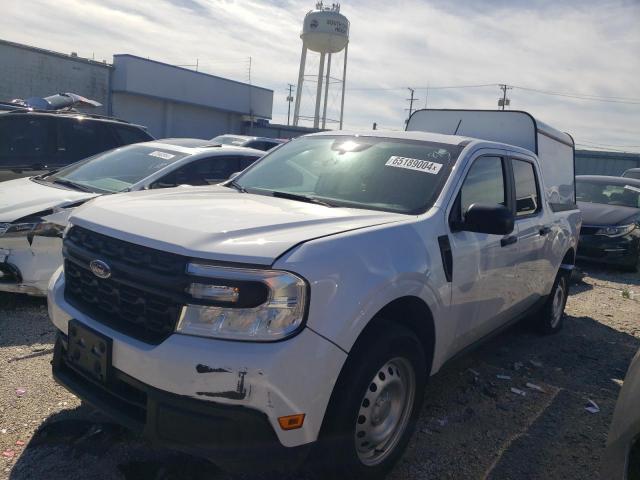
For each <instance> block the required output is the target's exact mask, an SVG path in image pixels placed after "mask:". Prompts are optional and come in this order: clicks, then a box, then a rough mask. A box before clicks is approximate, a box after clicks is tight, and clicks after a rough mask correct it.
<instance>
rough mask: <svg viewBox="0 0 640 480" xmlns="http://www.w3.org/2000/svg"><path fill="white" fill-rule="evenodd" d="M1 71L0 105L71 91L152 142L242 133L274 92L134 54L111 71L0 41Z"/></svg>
mask: <svg viewBox="0 0 640 480" xmlns="http://www.w3.org/2000/svg"><path fill="white" fill-rule="evenodd" d="M0 66H1V68H0V100H11V99H13V98H28V97H34V96H38V97H43V96H47V95H51V94H53V93H57V92H73V93H77V94H80V95H83V96H85V97H88V98H92V99H94V100H97V101H98V102H100V103H102V104H103V107H101V108H98V109H92V110H91V112H92V113H100V114H107V115H114V116H116V117H119V118H122V119H124V120H128V121H130V122H133V123H139V124H141V125H145V126H146V127H147V128H148V130H149V132H150V133H151V134H152V135H154V136H155V137H158V138H162V137H184V136H188V137H199V138H211V137H214V136H216V135H218V134H221V133H227V132H234V133H240V132H243V131H245V130H246V127H245V125H244V124H245V123H246V121H247V120H249V119H253V120H256V121H260V120H265V119H270V118H271V112H272V108H273V91H272V90H268V89H266V88H261V87H256V86H253V85H249V84H246V83H242V82H237V81H234V80H229V79H226V78H221V77H217V76H215V75H209V74H206V73H202V72H196V71H193V70H188V69H185V68H180V67H176V66H173V65H169V64H166V63H161V62H156V61H153V60H149V59H145V58H141V57H136V56H134V55H114V57H113V64H112V65H111V64H107V63H106V62H96V61H94V60H89V59H84V58H79V57H77V56H76V55H73V54H72V55H64V54H60V53H56V52H52V51H49V50H43V49H40V48H35V47H30V46H27V45H21V44H18V43H13V42H8V41H4V40H0ZM261 123H262V122H261Z"/></svg>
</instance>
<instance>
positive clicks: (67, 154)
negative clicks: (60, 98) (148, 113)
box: [0, 104, 153, 182]
mask: <svg viewBox="0 0 640 480" xmlns="http://www.w3.org/2000/svg"><path fill="white" fill-rule="evenodd" d="M5 106H6V107H7V108H6V109H3V108H0V182H2V181H5V180H11V179H14V178H20V177H26V176H32V175H39V174H41V173H44V172H46V171H48V170H53V169H57V168H60V167H63V166H65V165H69V164H70V163H74V162H76V161H78V160H81V159H83V158H86V157H89V156H91V155H95V154H96V153H100V152H104V151H105V150H110V149H112V148H115V147H119V146H121V145H128V144H130V143H137V142H147V141H149V140H153V137H152V136H151V135H149V133H147V131H146V130H145V129H144V127H141V126H140V125H133V124H130V123H128V122H125V121H123V120H118V119H115V118H111V117H105V116H100V115H91V114H85V113H80V112H77V111H72V110H63V111H40V110H34V109H30V108H15V107H9V106H8V105H6V104H5Z"/></svg>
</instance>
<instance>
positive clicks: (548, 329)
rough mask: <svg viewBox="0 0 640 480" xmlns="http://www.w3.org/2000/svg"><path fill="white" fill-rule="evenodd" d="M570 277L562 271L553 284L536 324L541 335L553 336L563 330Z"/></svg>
mask: <svg viewBox="0 0 640 480" xmlns="http://www.w3.org/2000/svg"><path fill="white" fill-rule="evenodd" d="M567 277H568V275H567V274H566V273H565V272H563V271H560V272H558V276H557V277H556V281H555V282H554V283H553V288H552V289H551V293H550V294H549V298H547V301H546V302H545V304H544V306H543V307H542V310H541V311H540V313H539V314H538V316H537V318H536V319H535V320H536V324H537V327H538V330H539V331H540V333H543V334H551V333H556V332H559V331H560V330H562V326H563V323H564V307H565V305H566V304H567V298H568V297H569V281H568V280H567Z"/></svg>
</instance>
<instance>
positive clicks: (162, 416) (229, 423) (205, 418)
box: [52, 332, 313, 471]
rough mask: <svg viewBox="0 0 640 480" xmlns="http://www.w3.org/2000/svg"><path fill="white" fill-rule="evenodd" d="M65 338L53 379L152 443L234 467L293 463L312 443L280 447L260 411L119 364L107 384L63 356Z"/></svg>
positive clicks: (55, 357) (59, 343)
mask: <svg viewBox="0 0 640 480" xmlns="http://www.w3.org/2000/svg"><path fill="white" fill-rule="evenodd" d="M67 341H68V340H67V337H66V336H65V335H64V334H62V333H61V332H58V336H57V340H56V345H55V349H54V355H53V364H52V365H53V377H54V379H55V380H56V381H57V382H58V383H59V384H61V385H62V386H64V387H65V388H66V389H67V390H69V391H70V392H72V393H73V394H75V395H77V396H78V397H80V398H81V399H83V400H84V401H86V402H87V403H89V404H90V405H92V406H93V407H95V408H97V409H99V410H101V411H102V412H104V413H105V414H106V415H108V416H109V417H111V418H113V419H114V420H116V421H117V422H118V423H120V424H122V425H124V426H125V427H127V428H128V429H130V430H132V431H133V432H135V433H137V434H139V435H142V436H143V437H144V438H146V439H147V440H149V441H150V442H151V443H152V444H154V445H159V446H165V447H168V448H172V449H175V450H180V451H184V452H186V453H189V454H192V455H197V456H200V457H204V458H207V459H210V460H212V461H214V462H216V463H220V464H221V465H223V466H224V467H225V468H228V469H232V470H236V471H246V470H249V471H252V470H256V469H258V468H259V469H264V468H265V467H269V468H272V469H279V468H283V466H286V468H287V469H288V468H291V467H296V466H299V465H300V464H301V463H302V462H303V461H304V459H305V458H306V456H307V454H308V452H309V450H310V447H311V446H312V445H313V444H312V443H308V444H305V445H302V446H299V447H292V448H286V447H283V446H282V444H281V443H280V442H279V441H278V437H277V435H276V432H275V430H274V429H273V427H272V426H271V423H270V422H269V419H268V417H267V415H265V414H264V413H262V412H259V411H257V410H253V409H250V408H245V407H240V406H233V405H222V404H217V403H213V402H207V401H202V400H196V399H193V398H190V397H186V396H182V395H175V394H171V393H167V392H164V391H162V390H158V389H157V388H154V387H151V386H150V385H146V384H144V383H142V382H139V381H137V380H135V379H134V378H132V377H130V376H129V375H127V374H125V373H123V372H121V371H119V370H115V369H114V371H113V372H112V376H111V378H110V383H109V387H108V388H107V387H105V386H104V385H102V384H100V383H99V382H96V381H94V380H92V379H91V378H89V377H88V376H87V375H85V374H84V373H83V372H81V371H79V370H77V369H76V368H74V366H73V365H72V364H71V363H70V362H69V361H68V360H67V358H66V351H67Z"/></svg>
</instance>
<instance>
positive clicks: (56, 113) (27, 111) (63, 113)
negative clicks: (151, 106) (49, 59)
mask: <svg viewBox="0 0 640 480" xmlns="http://www.w3.org/2000/svg"><path fill="white" fill-rule="evenodd" d="M0 115H50V116H53V117H72V118H77V117H82V118H83V119H91V120H98V121H102V122H113V123H118V124H126V125H131V126H132V127H138V128H143V129H145V130H146V128H147V127H145V126H144V125H138V124H135V123H131V122H128V121H127V120H123V119H121V118H116V117H109V116H106V115H98V114H95V113H85V112H78V111H77V110H36V109H33V108H28V107H20V108H17V109H14V110H2V109H0Z"/></svg>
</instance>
